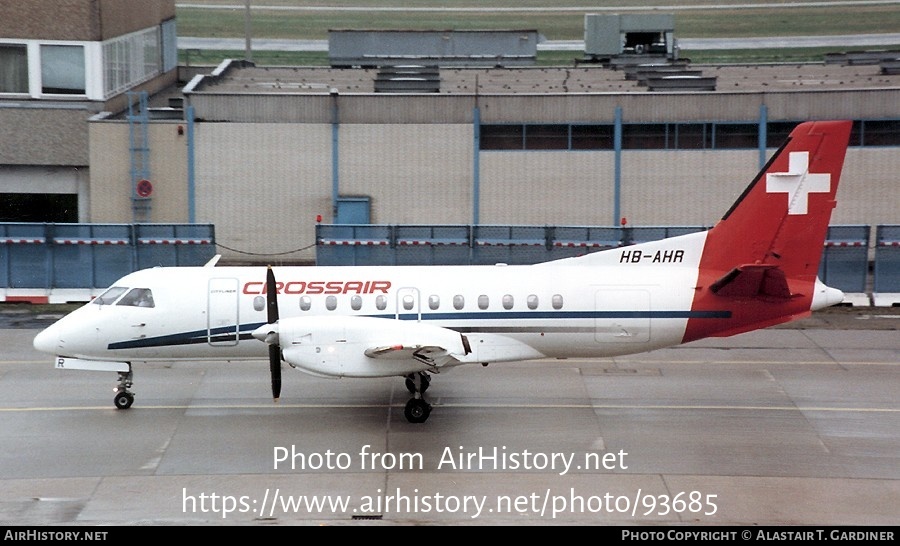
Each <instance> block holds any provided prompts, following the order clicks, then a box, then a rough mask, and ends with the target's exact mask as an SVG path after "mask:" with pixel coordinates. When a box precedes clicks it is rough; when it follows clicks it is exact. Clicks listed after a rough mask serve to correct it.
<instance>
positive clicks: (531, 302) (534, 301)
mask: <svg viewBox="0 0 900 546" xmlns="http://www.w3.org/2000/svg"><path fill="white" fill-rule="evenodd" d="M525 303H526V304H527V305H528V308H529V309H537V307H538V297H537V296H535V295H534V294H531V295H529V296H528V299H527V300H525Z"/></svg>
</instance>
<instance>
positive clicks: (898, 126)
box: [851, 120, 900, 146]
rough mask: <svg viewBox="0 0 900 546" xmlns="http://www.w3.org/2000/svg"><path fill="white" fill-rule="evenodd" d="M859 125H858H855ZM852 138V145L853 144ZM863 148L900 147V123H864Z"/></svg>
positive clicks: (886, 121) (888, 121)
mask: <svg viewBox="0 0 900 546" xmlns="http://www.w3.org/2000/svg"><path fill="white" fill-rule="evenodd" d="M854 125H857V124H854ZM852 140H853V139H852V138H851V143H852ZM861 140H862V145H863V146H897V145H900V121H897V120H883V121H882V120H875V121H864V122H862V138H861Z"/></svg>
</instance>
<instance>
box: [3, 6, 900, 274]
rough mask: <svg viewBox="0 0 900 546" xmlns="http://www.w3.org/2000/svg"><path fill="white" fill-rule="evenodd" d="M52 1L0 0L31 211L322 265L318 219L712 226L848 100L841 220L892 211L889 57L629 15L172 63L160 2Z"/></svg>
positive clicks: (13, 142)
mask: <svg viewBox="0 0 900 546" xmlns="http://www.w3.org/2000/svg"><path fill="white" fill-rule="evenodd" d="M45 3H46V4H47V6H45V8H47V9H45V10H34V9H28V10H24V9H16V8H15V7H10V6H8V7H5V8H0V9H2V10H3V11H5V12H7V13H0V15H4V16H5V17H4V18H2V21H4V22H3V23H0V31H2V32H0V61H3V63H4V64H5V65H6V67H5V68H4V70H3V71H0V74H5V75H6V76H3V77H0V85H2V86H4V87H3V88H2V89H0V98H2V99H3V102H2V107H0V116H2V118H0V121H2V123H0V127H2V129H0V133H2V135H0V142H2V143H3V144H2V146H0V184H2V188H3V190H2V192H3V193H5V194H10V193H14V194H22V193H30V194H37V195H47V194H53V193H55V194H62V195H66V196H68V199H69V200H68V201H63V202H62V204H60V202H59V201H56V202H52V203H50V206H48V207H45V208H44V209H41V210H44V211H45V216H44V217H43V218H36V219H35V220H36V221H46V222H58V221H67V222H69V221H78V222H89V223H113V224H116V223H136V222H138V223H171V224H179V223H184V224H209V225H212V226H214V227H215V238H216V242H217V252H218V253H221V254H222V263H271V262H275V263H314V262H315V261H316V253H317V242H318V241H317V230H318V229H320V227H321V226H322V225H431V226H439V225H469V226H488V225H522V226H621V225H623V224H624V225H628V226H696V227H703V226H710V225H712V224H713V223H715V221H716V220H717V219H718V218H720V217H721V215H722V214H723V213H724V212H725V211H726V210H727V209H728V207H729V206H730V205H731V203H732V202H733V201H734V200H735V199H736V198H737V196H739V195H740V194H741V192H742V191H743V189H744V187H746V185H747V184H748V183H749V182H750V180H751V179H752V178H753V177H754V176H755V174H756V173H757V172H758V170H759V169H760V168H761V167H762V165H763V164H764V163H765V162H766V160H767V159H768V157H769V156H770V155H771V153H772V152H773V151H774V149H775V148H777V147H778V146H779V145H780V144H781V142H782V141H783V139H784V138H785V137H786V136H787V134H788V133H789V132H790V130H791V129H792V128H793V127H794V126H795V125H796V124H797V123H799V122H802V121H805V120H810V119H838V118H840V119H852V120H853V121H854V129H853V134H852V137H851V139H852V140H851V147H850V149H849V150H848V152H847V158H846V162H845V168H844V174H843V178H842V187H841V190H840V192H839V194H838V195H839V203H838V207H837V209H836V210H835V213H834V215H833V217H832V224H833V225H864V226H870V227H871V229H872V230H873V231H874V229H875V226H878V225H882V224H896V223H897V222H898V215H897V203H900V184H898V183H897V176H896V173H897V172H900V154H898V153H897V152H898V149H900V112H898V110H897V108H896V105H897V104H898V103H900V75H896V74H893V73H891V71H888V70H885V68H884V67H883V66H881V65H880V64H879V63H878V62H865V63H860V62H854V61H853V59H850V58H844V59H841V58H834V57H831V58H829V59H828V60H827V62H826V60H825V59H823V62H821V63H806V64H766V65H742V66H736V65H694V64H690V62H689V61H686V60H684V59H677V54H676V53H677V49H675V46H674V44H675V43H676V41H675V38H674V36H673V30H672V28H671V26H672V25H671V24H670V23H671V21H670V20H668V19H666V18H662V19H660V18H658V17H657V18H656V19H654V20H653V21H658V22H660V23H661V25H660V28H659V31H660V32H659V33H657V32H654V29H652V28H651V29H647V28H643V27H640V26H639V25H638V26H636V23H635V22H634V21H631V20H629V21H625V23H627V24H625V23H622V24H623V28H624V29H626V30H628V29H632V30H633V29H635V28H637V29H638V30H640V32H632V34H630V35H629V36H628V39H627V40H626V41H625V42H623V47H625V46H627V47H628V51H623V52H621V54H620V55H614V56H613V58H615V59H618V60H619V61H623V62H612V61H610V60H609V59H604V60H603V62H597V59H596V58H594V57H596V55H585V57H584V58H583V59H580V61H581V62H573V63H572V65H569V66H555V67H545V66H521V63H507V65H502V63H501V65H499V66H484V63H483V62H481V63H476V64H477V65H473V66H466V65H465V63H464V62H461V59H460V55H459V50H454V53H453V55H452V56H453V62H452V63H449V62H448V63H442V61H441V59H440V55H438V56H437V58H435V55H433V54H432V55H431V56H430V57H431V58H429V60H428V62H427V63H426V64H416V63H415V62H414V60H413V59H409V61H410V62H409V64H404V63H400V62H398V61H397V59H396V58H395V59H394V60H393V61H392V62H390V63H387V62H385V63H381V64H380V63H378V62H377V59H376V60H375V61H373V60H372V59H371V58H367V59H366V62H367V66H365V67H363V66H359V67H357V66H356V65H355V64H353V63H352V61H350V62H349V64H350V66H343V65H342V66H332V67H299V66H298V67H259V66H254V65H253V64H252V63H248V62H245V61H240V60H227V59H226V60H223V61H222V63H221V64H219V65H218V66H215V67H199V68H198V67H180V68H179V67H176V66H175V65H176V63H175V61H174V55H175V52H174V51H173V48H174V40H175V36H174V35H175V26H174V25H175V22H174V4H173V2H171V1H164V0H157V1H154V2H146V3H141V9H140V10H138V11H142V13H141V14H140V16H136V14H135V13H134V10H129V11H128V13H127V16H126V14H124V13H121V12H120V11H119V8H118V6H119V4H118V3H116V2H112V1H108V2H107V1H100V2H95V1H88V0H67V2H65V4H66V8H67V9H71V10H73V13H76V14H79V15H81V16H82V17H81V18H78V17H73V18H59V17H57V18H55V20H54V21H52V23H53V24H52V25H51V24H50V21H49V19H50V16H49V15H48V16H47V18H48V21H44V22H43V23H39V24H38V23H35V24H33V25H27V24H26V25H22V24H21V22H22V20H23V18H25V17H30V16H31V14H32V13H34V12H35V11H43V12H48V13H50V12H51V10H50V4H53V5H54V6H57V5H58V3H55V2H54V3H51V2H45ZM55 9H56V10H57V11H58V9H59V8H55ZM16 21H18V22H16ZM101 22H102V24H100V23H101ZM54 25H55V26H54ZM70 26H71V27H75V28H69V27H70ZM589 26H590V28H606V26H608V25H606V24H605V23H604V24H598V23H596V22H592V23H591V25H589ZM36 29H40V32H38V30H36ZM623 32H624V31H623ZM521 34H522V40H524V41H523V43H525V44H527V47H526V53H530V51H531V47H532V46H531V44H532V43H533V41H534V40H535V33H534V31H531V30H529V31H523V32H522V33H521ZM51 35H53V36H54V37H53V38H52V39H51V38H50V36H51ZM623 36H624V34H623ZM354 38H356V36H355V35H354ZM464 38H465V36H463V37H462V38H460V37H459V36H458V35H454V36H453V39H464ZM480 39H482V38H480ZM503 39H504V40H508V39H509V33H508V32H504V33H503ZM628 40H630V41H628ZM644 41H647V43H646V44H644ZM426 43H427V42H426ZM586 43H594V44H601V45H602V43H601V42H597V41H591V40H586ZM654 44H662V45H659V46H658V47H659V51H658V52H659V53H660V54H661V56H662V58H661V59H655V58H653V57H652V54H653V53H654V52H655V50H654V47H651V46H653V45H654ZM521 45H522V44H519V46H521ZM601 45H596V46H594V47H596V48H600V47H601ZM637 45H642V46H644V45H646V47H640V48H636V46H637ZM461 49H464V48H461ZM637 49H640V51H637ZM120 51H121V52H122V55H123V56H118V55H119V53H118V52H120ZM466 51H467V53H466V54H471V55H476V54H475V53H471V52H470V51H469V50H466ZM598 51H599V49H598ZM405 53H408V52H405ZM512 53H514V54H515V55H514V57H515V58H517V59H521V54H522V51H520V50H517V51H513V52H512ZM382 54H384V55H386V56H389V55H391V52H390V51H387V52H385V53H382ZM492 54H494V55H496V52H494V53H492ZM476 56H477V55H476ZM573 56H574V55H573ZM511 58H512V57H511ZM54 59H58V60H59V62H60V63H63V59H65V63H63V64H62V65H61V66H66V67H68V68H69V69H71V70H70V71H69V72H71V73H69V72H67V71H62V72H57V71H56V69H53V70H50V69H49V68H47V69H46V70H45V71H44V72H42V71H41V70H42V69H41V63H44V65H48V66H49V63H51V62H53V61H54ZM341 59H342V61H341V62H342V63H345V64H346V63H347V61H346V55H343V54H342V57H341ZM142 60H143V62H141V61H142ZM482 61H483V58H482ZM573 61H575V59H573ZM624 61H627V62H624ZM72 62H74V63H75V64H72ZM79 62H80V63H82V64H78V63H79ZM10 66H12V67H13V69H11V68H9V67H10ZM26 66H27V70H26V68H25V67H26ZM73 66H74V67H76V68H75V69H72V67H73ZM15 67H19V68H15ZM16 70H18V72H16ZM416 71H418V73H416ZM9 74H18V76H15V77H10V76H9ZM67 74H68V76H67ZM423 74H424V75H423ZM387 79H392V80H394V81H393V84H392V85H388V86H387V87H385V81H386V80H387ZM398 81H402V82H403V85H396V84H397V83H398ZM416 81H420V82H421V81H423V82H424V86H423V87H421V88H419V89H417V88H416V87H415V85H414V84H415V82H416ZM60 210H65V211H67V212H66V213H65V214H62V215H61V216H60V215H58V214H56V213H53V214H50V213H49V212H47V211H57V212H59V211H60ZM60 218H61V219H60ZM868 240H870V241H874V236H873V237H870V238H868Z"/></svg>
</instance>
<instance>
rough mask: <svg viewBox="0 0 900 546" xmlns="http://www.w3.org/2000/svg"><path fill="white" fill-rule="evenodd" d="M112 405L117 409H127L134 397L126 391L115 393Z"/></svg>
mask: <svg viewBox="0 0 900 546" xmlns="http://www.w3.org/2000/svg"><path fill="white" fill-rule="evenodd" d="M113 403H114V404H115V405H116V407H117V408H118V409H128V408H130V407H131V404H133V403H134V395H133V394H131V393H130V392H126V391H123V392H117V393H116V397H115V398H114V399H113Z"/></svg>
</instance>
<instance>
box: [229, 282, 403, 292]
mask: <svg viewBox="0 0 900 546" xmlns="http://www.w3.org/2000/svg"><path fill="white" fill-rule="evenodd" d="M275 289H276V292H277V293H278V294H387V293H388V291H389V290H390V289H391V281H308V282H307V281H287V282H281V281H278V282H276V283H275ZM243 293H244V294H250V295H254V296H255V295H265V294H266V283H264V282H259V281H250V282H246V283H244V288H243Z"/></svg>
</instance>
